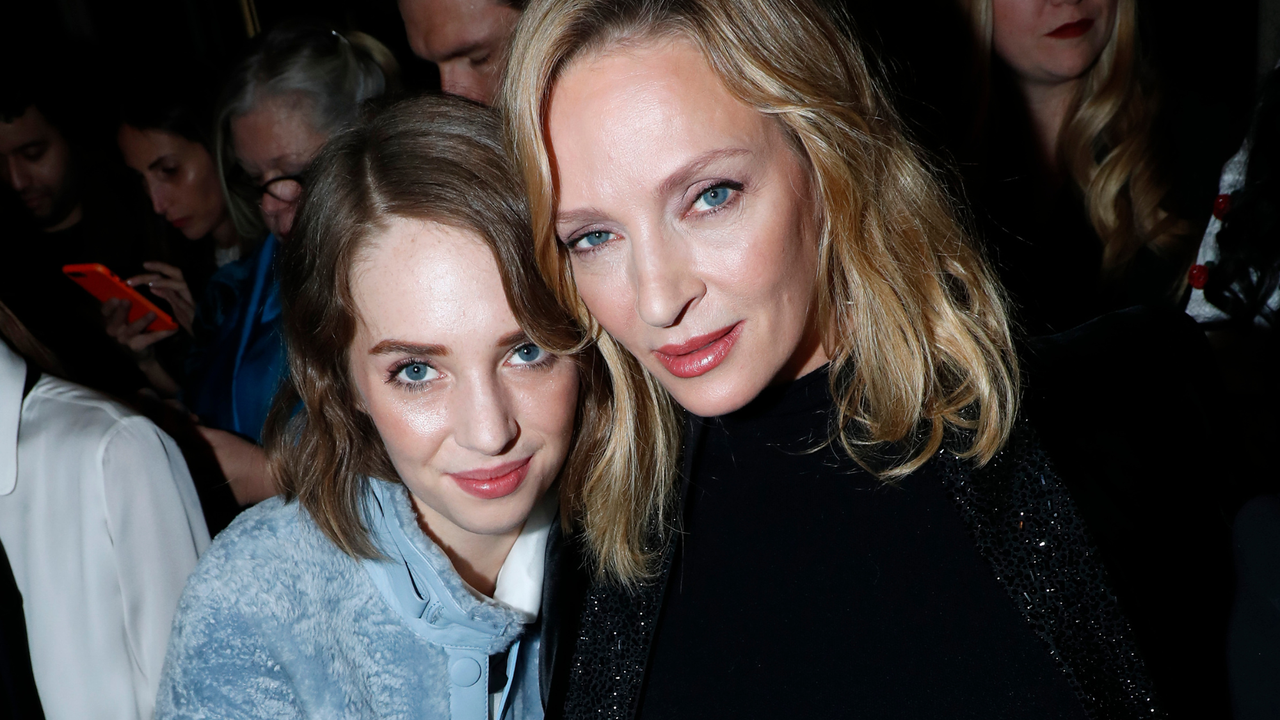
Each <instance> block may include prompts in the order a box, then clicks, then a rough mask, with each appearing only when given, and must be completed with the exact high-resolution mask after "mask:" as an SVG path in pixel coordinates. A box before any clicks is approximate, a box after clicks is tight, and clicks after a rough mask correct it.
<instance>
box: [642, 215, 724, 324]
mask: <svg viewBox="0 0 1280 720" xmlns="http://www.w3.org/2000/svg"><path fill="white" fill-rule="evenodd" d="M690 260H691V258H690V257H689V256H688V252H687V244H686V243H684V242H683V241H681V240H680V239H679V238H676V237H669V236H667V234H665V233H663V232H662V231H655V232H641V233H638V234H637V235H634V236H633V237H632V238H631V274H632V278H631V282H632V287H633V288H634V290H635V302H636V314H637V315H639V316H640V319H641V320H643V321H644V322H645V324H646V325H649V326H651V327H657V328H665V327H671V326H672V325H675V324H677V323H679V322H680V319H681V318H682V317H684V313H685V311H686V310H688V309H689V306H691V305H693V304H694V303H695V302H697V301H698V299H699V298H701V297H702V296H703V295H704V294H705V293H706V285H705V284H704V283H703V282H702V280H701V279H700V278H699V277H698V273H697V271H696V270H695V269H694V267H693V263H692V262H690Z"/></svg>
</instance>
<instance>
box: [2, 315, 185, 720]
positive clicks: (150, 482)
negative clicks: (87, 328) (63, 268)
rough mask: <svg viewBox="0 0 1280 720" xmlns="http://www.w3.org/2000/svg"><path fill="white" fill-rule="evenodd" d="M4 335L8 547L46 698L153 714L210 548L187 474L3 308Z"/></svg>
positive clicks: (160, 443) (115, 712)
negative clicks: (177, 617) (184, 608)
mask: <svg viewBox="0 0 1280 720" xmlns="http://www.w3.org/2000/svg"><path fill="white" fill-rule="evenodd" d="M0 337H2V338H3V342H0V543H2V544H3V546H4V551H5V554H6V555H7V556H8V560H9V564H10V566H11V567H12V570H13V577H14V580H15V582H16V585H17V589H18V591H19V592H20V593H21V595H22V598H23V611H24V614H25V619H26V635H27V638H28V641H29V646H30V658H31V668H32V672H33V675H34V677H35V683H36V687H37V689H38V691H39V696H40V705H41V706H43V710H44V714H45V717H47V718H50V720H73V719H75V720H82V719H83V718H95V717H111V718H137V719H138V720H149V718H151V717H152V712H153V708H154V706H155V697H156V690H157V688H158V687H159V682H160V670H161V667H162V664H163V661H164V651H165V647H166V646H167V644H168V640H169V632H170V628H171V626H172V624H173V616H174V612H175V610H176V609H177V607H178V598H179V596H180V595H181V593H182V588H183V587H184V585H185V584H186V581H187V575H188V574H189V573H190V572H191V571H192V570H193V569H194V568H195V567H196V562H197V560H198V559H199V557H200V555H201V554H202V553H203V552H204V550H205V549H206V548H207V547H208V545H209V533H208V530H207V529H206V527H205V523H204V519H203V517H201V512H200V505H199V501H198V500H197V496H196V491H195V488H194V486H193V485H192V482H191V477H190V475H189V474H188V472H187V467H186V465H185V464H184V463H183V460H182V454H181V453H180V452H179V450H178V448H177V446H176V445H175V444H174V442H173V440H171V439H170V438H169V436H167V435H165V434H164V433H163V432H161V431H160V430H159V428H157V427H156V426H155V425H154V424H152V423H151V421H149V420H147V419H146V418H144V417H142V416H140V415H138V414H137V413H135V412H134V411H132V410H130V409H128V408H126V407H124V406H123V405H121V404H119V403H117V402H115V401H113V400H110V399H108V398H107V397H105V396H103V395H101V394H100V393H97V392H94V391H92V390H89V389H88V388H84V387H81V386H79V385H76V384H73V383H70V382H67V381H65V380H62V379H60V378H58V377H56V376H53V375H50V374H47V373H46V372H44V371H43V370H42V368H41V365H45V366H51V365H52V362H53V358H52V356H51V355H50V354H48V353H47V351H42V349H41V348H40V346H39V344H38V342H37V341H35V340H34V339H33V338H32V337H31V336H30V334H29V333H27V332H26V330H25V328H23V327H22V324H21V322H19V321H18V320H17V318H16V317H15V316H14V315H13V314H12V313H10V312H9V310H8V309H7V308H6V307H4V306H3V305H2V304H0ZM24 356H25V357H24Z"/></svg>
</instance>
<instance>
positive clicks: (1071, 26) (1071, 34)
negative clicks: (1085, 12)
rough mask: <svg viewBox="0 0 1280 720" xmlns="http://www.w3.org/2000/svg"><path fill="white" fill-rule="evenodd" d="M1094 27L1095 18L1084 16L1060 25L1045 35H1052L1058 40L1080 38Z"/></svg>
mask: <svg viewBox="0 0 1280 720" xmlns="http://www.w3.org/2000/svg"><path fill="white" fill-rule="evenodd" d="M1092 29H1093V20H1092V19H1091V18H1084V19H1083V20H1077V21H1075V22H1069V23H1067V24H1066V25H1060V26H1059V27H1058V28H1057V29H1056V30H1054V31H1053V32H1051V33H1046V34H1045V37H1051V38H1055V39H1057V40H1070V39H1072V38H1078V37H1080V36H1081V35H1084V34H1085V33H1087V32H1089V31H1090V30H1092Z"/></svg>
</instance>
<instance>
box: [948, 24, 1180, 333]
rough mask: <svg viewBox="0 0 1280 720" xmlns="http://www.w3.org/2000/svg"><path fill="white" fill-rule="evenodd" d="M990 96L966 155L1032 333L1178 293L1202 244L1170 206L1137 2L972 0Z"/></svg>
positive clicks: (982, 77) (994, 244) (998, 259)
mask: <svg viewBox="0 0 1280 720" xmlns="http://www.w3.org/2000/svg"><path fill="white" fill-rule="evenodd" d="M964 4H965V5H967V6H968V8H969V11H970V17H971V18H972V20H973V23H974V28H975V34H976V43H977V47H976V50H975V52H976V53H977V61H978V62H977V64H978V74H979V77H978V79H977V83H978V85H979V88H980V90H979V92H977V93H975V96H976V97H978V98H980V103H981V105H980V107H979V108H978V113H977V117H978V118H979V127H978V128H977V135H976V140H977V146H976V147H975V148H973V149H971V150H970V151H968V153H967V156H966V157H963V159H964V160H965V163H966V166H967V167H969V168H971V172H970V175H971V177H970V180H971V184H972V187H971V195H972V196H973V197H974V199H975V201H976V204H977V206H978V208H979V209H980V210H981V211H982V212H981V213H980V215H981V219H983V220H984V221H988V222H985V228H986V230H987V232H986V234H987V235H988V240H989V242H990V243H991V246H990V248H989V251H990V254H991V256H992V257H993V259H994V260H995V267H996V270H997V272H998V273H999V274H1000V278H1001V280H1002V281H1003V282H1004V283H1005V284H1006V286H1007V287H1008V288H1009V290H1010V291H1011V293H1012V295H1013V298H1014V300H1015V301H1016V302H1017V303H1018V305H1019V306H1020V307H1019V311H1020V316H1021V317H1020V319H1021V320H1022V322H1023V324H1024V325H1025V326H1026V327H1027V329H1028V330H1030V331H1031V332H1032V333H1035V334H1039V333H1045V332H1060V331H1064V330H1068V329H1070V328H1072V327H1074V326H1075V325H1078V324H1080V323H1081V322H1084V321H1086V320H1090V319H1092V318H1094V317H1097V316H1098V315H1100V314H1102V313H1104V312H1106V311H1108V310H1113V309H1118V308H1123V307H1128V306H1130V305H1138V304H1171V303H1172V302H1173V301H1175V300H1176V299H1177V295H1178V293H1179V292H1181V290H1182V289H1183V288H1184V287H1185V284H1184V283H1183V282H1182V273H1184V272H1185V271H1186V266H1187V265H1188V264H1189V263H1190V260H1191V256H1192V254H1193V249H1194V245H1193V244H1192V243H1189V242H1188V241H1189V239H1190V238H1189V237H1188V234H1189V227H1188V226H1187V225H1186V223H1183V222H1182V221H1180V220H1179V219H1178V218H1177V217H1175V216H1174V215H1172V214H1170V212H1169V208H1168V207H1167V202H1166V196H1167V194H1168V183H1167V180H1166V177H1165V175H1164V172H1163V168H1161V167H1160V163H1158V162H1157V155H1156V148H1155V143H1154V138H1153V137H1152V122H1153V120H1154V117H1155V113H1156V103H1155V98H1154V95H1153V93H1152V91H1151V88H1150V87H1149V85H1150V83H1149V82H1148V78H1147V77H1145V74H1144V68H1143V64H1142V61H1141V53H1140V52H1139V47H1138V26H1137V25H1138V23H1137V17H1136V16H1137V0H1079V1H1077V2H1057V1H1055V0H964Z"/></svg>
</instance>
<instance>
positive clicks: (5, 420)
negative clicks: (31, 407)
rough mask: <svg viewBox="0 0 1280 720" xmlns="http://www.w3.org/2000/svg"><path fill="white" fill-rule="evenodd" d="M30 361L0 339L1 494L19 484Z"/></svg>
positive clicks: (6, 492) (10, 490) (5, 493)
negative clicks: (20, 434) (21, 428)
mask: <svg viewBox="0 0 1280 720" xmlns="http://www.w3.org/2000/svg"><path fill="white" fill-rule="evenodd" d="M26 379H27V363H26V362H25V361H24V360H23V359H22V356H21V355H19V354H18V353H16V352H14V351H13V350H12V349H11V348H10V347H9V345H8V343H5V342H0V495H8V494H9V493H11V492H13V488H14V487H15V486H16V485H17V484H18V423H19V422H20V420H21V418H22V390H23V385H24V383H25V382H26Z"/></svg>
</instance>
